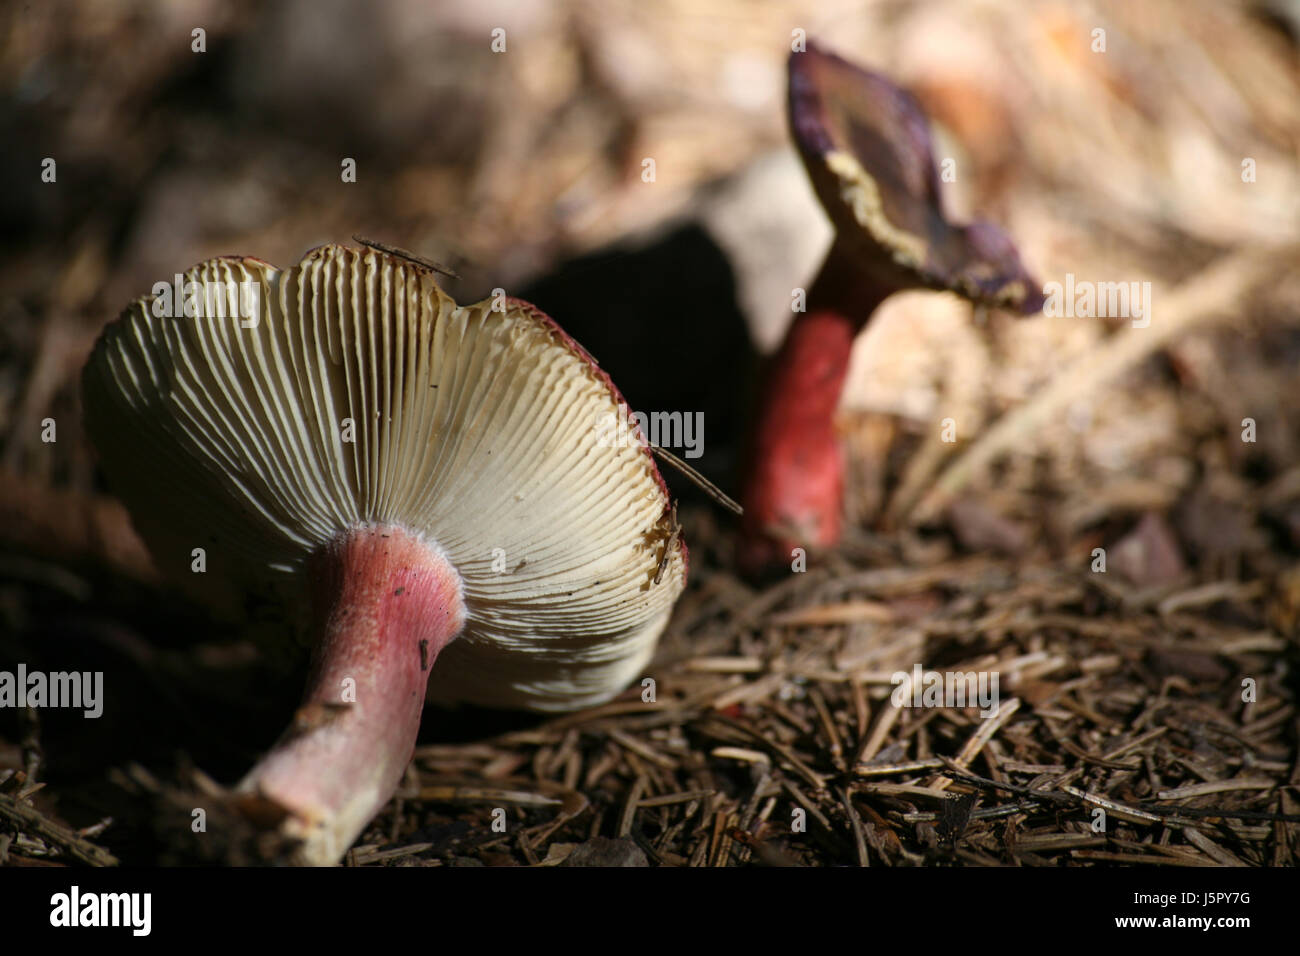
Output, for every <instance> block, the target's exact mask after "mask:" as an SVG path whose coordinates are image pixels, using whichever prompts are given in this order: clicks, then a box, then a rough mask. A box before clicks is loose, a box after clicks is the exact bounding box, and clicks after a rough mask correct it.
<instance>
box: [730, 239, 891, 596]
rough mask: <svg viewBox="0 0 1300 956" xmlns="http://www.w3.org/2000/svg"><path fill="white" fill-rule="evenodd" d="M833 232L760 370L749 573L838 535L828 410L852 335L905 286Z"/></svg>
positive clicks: (748, 503)
mask: <svg viewBox="0 0 1300 956" xmlns="http://www.w3.org/2000/svg"><path fill="white" fill-rule="evenodd" d="M860 262H861V257H860V256H859V255H857V254H856V253H854V252H853V251H851V250H850V249H848V248H846V246H845V243H844V242H842V241H840V240H837V241H836V242H835V244H834V245H833V246H832V247H831V250H830V252H829V253H828V254H827V256H826V260H825V262H823V263H822V268H821V271H820V272H819V273H818V275H817V278H816V280H815V281H814V282H813V285H812V288H811V289H810V290H809V291H808V301H807V311H805V312H800V313H797V314H796V315H795V319H794V321H793V322H792V323H791V325H790V328H789V330H788V331H787V332H786V336H785V340H784V341H783V342H782V344H781V348H780V349H779V350H778V351H777V353H776V355H775V356H774V357H773V358H772V359H771V361H770V364H769V365H768V368H767V371H766V373H765V375H764V382H763V386H762V392H761V395H762V398H761V400H760V405H759V407H758V414H757V418H756V421H755V426H754V432H753V435H752V437H751V439H750V455H749V467H748V468H747V469H746V470H745V486H744V489H743V495H744V499H743V500H744V502H745V519H744V528H743V534H742V538H741V551H740V555H739V559H740V565H741V568H742V570H743V571H745V573H747V574H756V573H759V572H760V571H762V570H764V569H766V568H769V567H773V566H776V565H778V564H781V563H784V564H787V565H788V564H789V563H790V562H791V560H792V557H793V551H794V549H795V548H804V549H807V548H809V547H812V548H824V547H829V546H831V545H833V544H834V543H835V542H836V541H838V540H839V537H840V524H841V512H842V508H841V503H842V500H843V497H844V461H843V451H842V450H841V448H840V441H839V438H838V436H837V435H836V432H835V410H836V407H837V406H838V405H839V401H840V393H841V392H842V391H843V388H844V379H845V377H846V376H847V375H848V370H849V354H850V352H851V350H852V345H853V340H854V338H855V337H856V336H857V334H858V332H860V331H861V330H862V327H863V326H864V325H866V324H867V320H868V319H870V317H871V315H872V313H873V312H874V311H875V310H876V307H877V306H878V305H880V303H881V302H883V301H884V300H885V299H886V298H887V297H889V296H890V295H892V294H893V293H894V292H896V291H898V290H899V289H900V288H902V287H903V284H902V283H900V284H894V283H892V282H890V281H888V280H883V279H880V278H872V277H870V276H868V275H867V274H866V273H865V272H864V270H863V269H862V267H861V265H860V264H859V263H860Z"/></svg>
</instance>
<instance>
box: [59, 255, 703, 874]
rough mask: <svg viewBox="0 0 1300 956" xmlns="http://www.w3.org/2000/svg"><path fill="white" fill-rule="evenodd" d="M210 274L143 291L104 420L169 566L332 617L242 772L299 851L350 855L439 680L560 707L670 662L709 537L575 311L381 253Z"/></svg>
mask: <svg viewBox="0 0 1300 956" xmlns="http://www.w3.org/2000/svg"><path fill="white" fill-rule="evenodd" d="M185 280H186V282H185V285H184V286H183V287H182V288H183V289H184V290H185V292H184V299H185V305H186V307H187V309H188V310H189V312H190V315H188V316H187V315H180V316H178V317H174V318H173V317H168V316H167V315H165V314H164V313H166V312H167V311H168V310H167V309H166V308H165V307H162V308H160V307H158V303H157V301H156V300H155V299H151V298H142V299H140V300H138V301H136V302H135V303H134V304H133V305H131V306H130V307H129V308H128V309H126V311H125V312H124V313H123V314H122V315H121V317H120V318H119V319H118V320H117V321H115V322H113V323H111V324H110V325H108V327H107V328H106V329H105V330H104V333H103V334H102V336H101V337H100V339H99V341H98V342H97V344H96V346H95V349H94V351H93V353H92V355H91V358H90V359H89V361H88V363H87V366H86V368H85V371H84V375H83V390H84V399H85V418H86V425H87V429H88V431H89V433H90V435H91V437H92V439H93V441H94V443H95V445H96V447H97V449H98V451H99V453H100V458H101V463H102V467H103V470H104V472H105V474H106V475H107V477H108V479H109V483H110V485H111V486H112V487H113V489H114V490H115V491H116V493H117V494H118V495H119V496H120V497H121V498H122V500H123V501H124V502H125V504H126V506H127V509H128V511H129V513H130V514H131V516H132V520H133V522H134V523H135V525H136V527H137V529H138V530H139V531H140V533H141V535H142V537H143V538H144V540H145V541H146V543H147V544H148V545H149V547H150V551H151V553H152V554H153V555H154V557H155V559H156V562H157V564H158V566H159V568H160V569H161V570H162V572H163V573H164V575H170V576H171V577H172V578H173V579H176V580H180V581H183V582H186V583H188V584H190V585H191V586H193V587H194V588H195V589H196V590H197V591H198V592H199V593H201V594H203V595H205V596H207V597H208V598H209V599H211V600H217V601H222V602H225V603H226V604H227V605H230V604H234V605H235V606H243V605H245V604H247V603H249V602H258V601H263V600H271V601H275V602H278V603H280V604H282V605H283V606H284V607H285V608H286V609H287V611H288V614H289V616H290V618H291V619H297V620H299V621H302V622H304V623H305V624H306V625H307V628H306V634H307V637H308V640H309V642H310V647H311V663H310V671H309V676H308V679H307V690H306V693H305V695H304V697H303V699H302V704H301V706H300V707H299V709H298V711H297V714H296V716H295V719H294V721H293V724H292V726H291V727H290V728H289V729H288V730H287V731H286V732H285V733H284V734H283V735H282V736H281V737H280V739H279V741H278V742H277V743H276V744H275V745H274V747H273V749H272V750H271V751H270V752H269V753H267V754H266V755H265V756H264V757H263V758H262V759H261V760H260V761H259V762H258V763H257V765H256V766H255V767H254V768H253V769H252V771H251V772H250V773H249V774H248V775H247V776H246V777H245V778H244V779H243V781H242V782H240V783H239V784H238V786H237V788H236V793H237V794H239V795H242V796H241V797H240V798H239V799H240V800H243V803H242V804H241V805H242V806H245V807H246V808H247V807H254V806H255V807H257V808H258V813H259V814H260V813H262V812H263V811H266V810H268V809H269V810H271V811H273V812H272V813H271V814H270V816H271V817H273V818H275V819H276V820H277V823H276V826H275V827H274V832H275V833H276V834H277V835H279V836H282V837H285V838H286V839H287V845H289V846H291V847H292V848H293V849H292V852H291V854H290V856H289V861H290V862H296V863H306V864H317V865H319V864H329V863H333V862H335V861H337V860H338V859H339V858H340V857H341V855H342V854H343V853H344V852H345V851H346V850H347V848H348V847H349V846H350V845H351V843H352V841H353V840H354V839H355V838H356V837H357V836H358V835H359V834H360V832H361V830H362V829H363V828H364V827H365V825H366V823H367V822H368V821H369V820H370V819H371V818H372V817H373V816H374V814H375V813H376V812H377V811H378V810H379V809H380V808H381V807H382V806H383V805H384V803H385V802H386V801H387V800H388V799H389V797H390V796H391V795H392V794H393V792H394V790H395V789H396V787H397V784H398V782H399V780H400V778H401V776H402V774H403V772H404V771H405V768H406V765H407V763H408V762H409V760H410V758H411V754H412V752H413V749H414V746H415V740H416V734H417V731H418V728H419V724H420V717H421V711H422V705H423V704H424V701H425V699H426V691H427V693H428V696H430V697H432V698H435V699H440V700H456V701H467V702H472V703H476V704H480V705H485V706H490V707H504V708H522V709H531V710H538V711H556V710H566V709H573V708H578V707H582V706H586V705H591V704H596V703H599V702H603V701H605V700H608V699H609V698H611V697H612V696H614V695H615V694H617V693H618V692H619V691H620V690H622V688H624V687H625V686H626V685H627V684H628V683H629V681H631V680H632V679H634V678H635V677H637V676H638V675H640V674H641V673H642V667H643V666H644V665H645V664H646V662H647V660H648V659H649V657H650V655H651V653H652V651H653V649H654V646H655V642H656V640H657V639H658V636H659V633H660V632H661V631H662V630H663V628H664V625H665V624H666V622H667V620H668V616H669V613H670V611H671V609H672V606H673V604H674V602H675V601H676V599H677V597H678V595H679V594H680V593H681V590H682V588H683V586H684V581H685V575H686V548H685V546H684V545H683V544H681V543H680V537H679V536H678V535H677V534H676V530H677V529H676V523H675V520H674V519H673V517H672V508H671V505H670V501H669V496H668V491H667V488H666V487H665V485H664V482H663V480H662V478H661V477H660V475H659V472H658V469H657V468H656V466H655V462H654V459H653V458H652V456H651V454H650V451H649V449H648V447H647V445H646V443H645V440H644V437H643V436H642V435H641V433H640V432H639V431H638V430H637V425H636V422H635V420H634V419H633V418H631V416H630V415H629V413H628V411H627V407H626V404H625V402H624V400H623V399H622V397H621V396H620V395H619V393H618V391H617V390H616V389H615V387H614V385H613V383H612V382H610V380H609V378H608V377H607V376H606V375H605V374H604V372H602V371H601V370H600V368H599V367H598V366H597V364H596V362H595V360H593V359H592V357H591V356H590V355H588V354H587V352H586V351H584V350H583V349H582V348H581V347H580V346H579V345H578V344H577V343H575V342H574V341H573V340H572V339H570V338H569V337H568V336H567V335H566V334H565V333H564V332H563V331H562V330H561V329H560V328H559V326H558V325H556V323H555V322H553V321H552V320H551V319H550V318H549V317H547V316H546V315H544V314H543V313H541V312H540V311H538V310H537V309H536V308H534V307H533V306H531V305H529V304H528V303H527V302H523V301H520V300H517V299H510V298H505V297H504V296H502V297H500V298H499V299H496V300H486V301H484V302H480V303H478V304H476V305H470V306H458V305H457V304H456V303H455V302H454V301H452V299H451V298H449V297H448V296H447V295H446V294H445V293H444V292H443V291H442V290H441V289H440V288H439V287H438V285H437V283H436V282H435V278H434V275H433V272H432V271H431V270H429V269H427V268H423V267H422V266H420V265H419V264H417V263H415V262H413V261H409V260H407V259H405V258H403V257H400V256H396V255H390V254H386V253H384V252H382V251H377V250H374V249H366V250H356V249H350V248H345V247H342V246H336V245H327V246H323V247H321V248H319V249H316V250H314V251H312V252H310V253H308V254H307V255H306V257H305V258H304V259H303V260H302V262H301V263H300V264H299V265H297V266H295V267H294V268H292V269H290V270H288V271H286V272H281V271H279V270H278V269H276V268H275V267H273V266H271V265H269V264H267V263H265V262H261V261H259V260H256V259H250V258H235V257H228V258H220V259H213V260H210V261H208V262H204V263H202V264H200V265H198V266H195V267H194V268H193V269H191V270H189V272H188V273H187V274H186V276H185ZM191 283H192V284H193V285H192V286H191ZM237 289H238V290H242V292H243V293H244V295H243V298H241V297H240V295H238V294H237V293H236V291H235V290H237ZM191 290H193V293H194V294H192V292H191ZM214 290H215V294H214ZM250 290H251V294H247V293H249V292H250ZM246 301H251V302H254V303H255V304H256V308H255V309H254V310H252V315H248V314H246V313H245V314H241V313H240V312H239V311H238V309H239V304H240V303H241V302H246ZM194 303H197V306H195V305H194ZM223 305H224V306H225V307H224V308H222V307H221V306H223ZM494 306H495V309H494ZM172 311H176V312H178V313H179V312H181V311H182V310H181V308H180V307H179V303H178V306H177V308H175V309H174V310H172ZM196 313H197V314H196ZM223 313H224V317H223ZM620 415H621V416H624V417H626V418H628V423H629V424H628V430H627V431H623V430H621V429H618V430H617V431H618V432H619V434H625V435H626V434H630V435H631V436H633V437H632V439H631V440H629V441H623V442H621V443H620V442H618V441H611V440H609V434H610V433H611V432H612V431H613V430H612V429H611V428H610V427H609V423H610V422H616V421H617V420H618V419H617V416H620ZM200 556H201V557H202V562H203V564H202V565H200V564H199V558H200ZM200 567H202V572H203V573H195V571H196V569H199V568H200ZM435 659H436V660H437V662H438V663H437V666H436V667H434V661H435ZM236 802H238V801H236Z"/></svg>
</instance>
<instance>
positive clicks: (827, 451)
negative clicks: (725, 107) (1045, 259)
mask: <svg viewBox="0 0 1300 956" xmlns="http://www.w3.org/2000/svg"><path fill="white" fill-rule="evenodd" d="M788 105H789V120H790V130H791V135H792V136H793V138H794V140H795V144H796V145H797V146H798V148H799V154H800V156H801V158H802V159H803V162H804V167H805V169H806V170H807V172H808V177H809V179H810V180H811V182H812V185H813V189H814V191H815V192H816V194H817V197H818V199H819V200H820V202H821V204H822V206H823V208H824V209H825V210H826V213H827V215H828V217H829V218H830V219H831V221H832V223H833V224H834V226H835V240H834V242H833V243H832V245H831V249H830V251H829V252H828V253H827V256H826V260H825V262H824V263H823V264H822V267H821V271H820V273H819V274H818V276H817V278H816V279H815V280H814V282H813V284H812V286H811V288H809V290H808V296H807V303H806V309H805V310H804V311H803V312H800V313H796V315H795V317H794V320H793V322H792V323H791V325H790V328H789V330H788V331H787V333H786V337H785V340H784V341H783V342H782V344H781V347H780V349H779V350H778V351H777V353H776V355H775V356H773V357H772V359H771V360H770V361H769V363H768V366H767V369H766V371H765V374H764V382H763V387H762V395H761V398H760V400H759V402H758V406H757V409H756V416H755V421H754V427H753V431H752V435H751V439H750V449H749V456H748V461H747V468H746V469H745V482H744V488H743V489H742V503H743V504H744V507H745V520H744V523H743V524H742V526H741V540H740V550H739V561H740V565H741V567H742V569H743V570H744V571H746V572H748V573H750V574H758V573H762V572H764V571H766V570H770V569H772V568H774V567H776V566H778V565H779V564H781V563H782V562H784V563H786V564H789V562H790V560H791V556H792V553H793V551H794V549H796V548H801V549H804V550H818V549H825V548H830V547H832V546H834V545H835V543H836V542H837V541H838V540H839V538H840V532H841V521H842V519H841V513H842V510H843V498H844V470H845V469H844V456H843V451H842V450H841V448H840V442H839V440H838V437H837V436H836V434H835V429H834V416H835V410H836V407H837V405H838V403H839V397H840V392H841V389H842V388H843V385H844V379H845V376H846V375H847V373H848V362H849V353H850V350H851V348H852V344H853V340H854V338H855V336H856V335H857V333H858V332H859V331H860V330H861V329H862V327H863V326H864V325H865V324H866V323H867V321H868V320H869V319H870V317H871V315H872V313H873V312H874V311H875V310H876V308H877V306H879V305H880V303H881V302H883V301H884V300H885V299H886V298H888V297H889V296H890V295H892V294H894V293H895V292H900V291H903V290H905V289H934V290H938V291H947V292H954V293H956V294H958V295H960V296H962V297H963V298H966V299H968V300H970V301H971V302H974V303H978V304H981V305H987V306H995V307H1000V308H1006V309H1010V310H1013V311H1016V312H1019V313H1021V314H1025V315H1029V314H1032V313H1034V312H1037V311H1038V310H1039V309H1041V308H1042V303H1043V297H1042V295H1041V294H1040V293H1039V292H1038V289H1040V288H1041V287H1040V286H1039V284H1038V283H1037V282H1035V281H1034V280H1033V278H1032V277H1031V276H1030V275H1029V274H1028V272H1026V270H1025V268H1024V266H1023V265H1022V264H1021V262H1020V257H1019V255H1018V253H1017V251H1016V248H1015V245H1014V244H1013V243H1012V242H1011V240H1010V239H1009V238H1008V237H1007V236H1006V235H1005V234H1004V233H1003V232H1001V230H999V229H998V228H997V227H995V226H993V225H991V224H989V223H984V222H976V223H972V224H970V225H956V224H953V223H951V222H950V221H949V220H948V219H947V218H946V216H945V214H944V210H943V202H942V198H941V195H940V192H941V190H940V180H939V173H938V169H937V168H936V166H935V163H934V157H933V151H932V149H931V146H930V133H929V128H928V125H927V122H926V118H925V114H924V113H923V112H922V110H921V108H920V106H919V104H918V103H917V102H916V100H915V99H914V98H913V97H912V96H911V95H910V94H909V93H907V92H906V91H904V90H902V89H900V88H898V87H897V86H895V85H894V84H893V83H891V82H890V81H889V80H887V79H885V78H884V77H882V76H879V75H877V74H874V73H871V72H869V71H867V70H863V69H860V68H859V67H856V66H854V65H853V64H851V63H848V62H847V61H845V60H843V59H841V58H840V57H838V56H835V55H834V54H831V53H827V52H824V51H823V50H821V49H819V48H818V47H817V46H816V45H814V44H812V43H809V44H808V49H807V51H806V52H802V53H793V54H791V56H790V62H789V102H788Z"/></svg>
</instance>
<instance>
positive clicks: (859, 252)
mask: <svg viewBox="0 0 1300 956" xmlns="http://www.w3.org/2000/svg"><path fill="white" fill-rule="evenodd" d="M789 88H790V89H789V95H790V100H789V111H790V128H791V131H792V133H793V136H794V139H795V142H796V144H797V145H798V147H799V154H800V156H801V157H802V159H803V162H804V166H805V167H806V168H807V170H808V174H809V177H810V178H811V179H812V181H813V186H814V188H815V189H816V191H817V196H818V199H819V200H820V201H821V204H822V207H823V208H824V209H825V210H826V212H827V214H828V215H829V216H830V217H831V219H832V221H833V222H834V224H835V229H836V233H837V241H840V242H846V243H848V244H849V246H850V248H851V249H852V250H853V255H854V258H855V260H857V261H859V262H860V263H861V264H862V268H863V270H864V271H866V272H868V273H871V274H873V275H874V276H875V277H876V278H878V279H879V280H881V281H884V282H887V283H889V284H891V285H896V286H898V287H899V288H905V287H910V286H922V287H925V288H931V289H943V290H948V291H951V292H956V293H958V294H959V295H962V296H965V297H966V298H968V299H971V300H973V301H976V302H981V303H986V304H989V305H995V306H999V307H1003V308H1009V309H1014V310H1017V311H1020V312H1022V313H1024V314H1026V315H1029V314H1032V313H1034V312H1037V311H1039V310H1040V309H1041V308H1042V307H1043V301H1044V297H1043V294H1042V292H1041V286H1040V285H1039V284H1038V283H1037V282H1036V281H1035V280H1034V279H1033V278H1032V277H1031V276H1030V275H1029V273H1028V272H1027V271H1026V270H1025V268H1024V266H1023V265H1022V264H1021V262H1020V256H1019V255H1018V254H1017V252H1016V248H1015V245H1014V244H1013V243H1012V242H1011V240H1010V239H1009V238H1008V237H1007V236H1006V234H1005V233H1003V232H1002V231H1001V230H1000V229H998V227H997V226H994V225H992V224H991V223H987V222H974V223H971V224H969V225H965V226H961V225H955V224H953V223H951V222H949V221H948V219H947V218H946V216H945V215H944V211H943V201H942V197H941V195H940V180H939V172H938V169H937V168H936V167H935V164H934V155H933V150H932V148H931V144H930V128H929V123H928V122H927V120H926V117H925V113H924V112H923V111H922V109H921V106H920V104H919V103H917V101H916V99H915V97H913V96H912V95H911V94H910V93H908V92H907V91H905V90H902V89H899V88H898V87H897V86H895V85H894V84H893V83H891V82H890V81H889V80H887V79H885V78H884V77H883V76H880V75H878V74H876V73H872V72H870V71H868V70H864V69H862V68H860V67H858V66H855V65H853V64H852V63H849V62H848V61H846V60H844V59H841V58H840V57H838V56H836V55H834V54H833V53H827V52H825V51H823V50H821V49H819V48H818V47H817V46H816V45H814V44H812V43H809V44H808V47H807V51H806V52H803V53H797V52H796V53H792V54H791V55H790V65H789Z"/></svg>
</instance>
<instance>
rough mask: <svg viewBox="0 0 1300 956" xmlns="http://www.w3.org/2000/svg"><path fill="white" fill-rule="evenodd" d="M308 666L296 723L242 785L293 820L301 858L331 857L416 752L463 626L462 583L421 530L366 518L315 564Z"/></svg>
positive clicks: (288, 828)
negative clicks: (439, 668)
mask: <svg viewBox="0 0 1300 956" xmlns="http://www.w3.org/2000/svg"><path fill="white" fill-rule="evenodd" d="M308 570H309V574H310V580H311V582H312V595H311V600H312V609H313V627H314V633H315V634H316V635H317V639H316V644H315V646H314V648H313V651H312V664H311V672H310V676H309V677H308V681H307V692H306V694H305V695H304V697H303V702H302V706H301V707H299V709H298V712H297V714H296V716H295V720H294V724H293V726H291V727H290V728H289V729H288V730H287V731H286V732H285V733H284V734H283V735H282V736H281V738H280V740H279V741H278V742H277V744H276V745H275V747H274V748H273V749H272V750H271V751H270V752H269V753H268V754H266V756H264V757H263V758H262V759H261V760H260V761H259V762H258V764H257V765H256V766H255V767H254V768H253V769H252V770H251V771H250V772H249V774H248V776H246V777H245V778H244V780H243V781H241V783H240V784H239V788H238V789H239V791H240V792H242V793H246V794H255V795H257V796H258V797H260V798H263V799H265V800H269V801H271V803H272V804H274V805H275V806H276V807H278V808H279V809H280V810H283V811H284V812H285V813H286V814H287V817H286V819H285V821H284V823H283V824H282V825H281V832H283V833H285V834H286V835H288V836H291V837H294V838H296V839H300V840H301V841H302V845H301V846H300V847H299V849H298V851H297V855H298V858H299V859H298V861H299V862H306V863H319V862H331V863H332V862H333V861H334V860H336V859H338V858H339V857H340V856H341V855H342V854H343V852H344V851H345V850H346V849H347V848H348V846H349V845H350V844H351V843H352V841H353V840H354V839H356V837H357V836H358V835H359V834H360V832H361V830H362V829H363V828H364V827H365V825H366V823H367V822H368V821H369V820H370V819H371V818H372V817H373V816H374V815H375V813H376V812H378V810H379V809H380V808H381V807H382V806H383V805H384V804H385V803H386V802H387V801H388V799H389V797H391V796H392V794H393V792H394V790H396V789H397V785H398V783H400V781H401V778H402V774H403V773H404V772H405V770H406V766H407V764H408V763H409V762H410V759H411V754H412V752H413V751H414V749H415V739H416V734H417V732H418V731H419V728H420V715H421V711H422V709H423V706H424V696H425V690H426V685H427V684H428V680H429V670H430V668H431V667H432V666H433V662H434V660H435V658H436V657H437V656H438V653H439V651H441V650H442V648H443V647H445V646H446V645H447V643H448V642H449V641H450V640H452V638H454V637H455V636H456V635H457V634H459V633H460V630H461V628H462V626H463V625H464V621H465V606H464V601H463V599H462V596H461V578H460V575H459V574H458V573H457V572H456V569H455V568H454V567H452V565H451V564H450V562H449V561H448V560H447V558H446V557H445V556H444V555H443V554H442V552H441V551H440V550H439V549H438V548H437V547H436V546H434V545H431V544H429V543H428V542H427V541H426V540H424V539H423V538H422V537H420V536H419V535H418V534H415V533H413V532H410V531H407V530H405V529H403V528H400V527H398V526H395V525H363V526H358V527H354V528H352V529H349V530H348V531H346V532H344V533H343V534H341V535H339V536H338V537H336V538H334V539H333V540H332V541H331V542H330V543H329V544H328V545H326V546H325V547H324V548H322V549H321V550H320V551H318V552H317V553H316V554H314V555H313V556H312V558H311V561H310V564H309V569H308Z"/></svg>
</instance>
